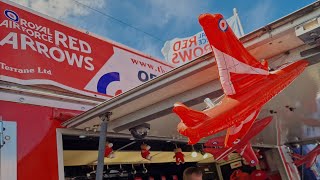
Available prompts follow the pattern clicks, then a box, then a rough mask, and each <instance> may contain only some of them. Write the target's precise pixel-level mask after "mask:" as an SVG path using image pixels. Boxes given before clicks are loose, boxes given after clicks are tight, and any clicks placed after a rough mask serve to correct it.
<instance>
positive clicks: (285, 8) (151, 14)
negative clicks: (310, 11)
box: [12, 0, 315, 60]
mask: <svg viewBox="0 0 320 180" xmlns="http://www.w3.org/2000/svg"><path fill="white" fill-rule="evenodd" d="M12 1H13V2H16V3H19V4H21V5H23V6H27V7H29V8H31V9H33V10H35V11H38V12H41V13H43V14H46V15H48V16H51V17H54V18H56V19H59V20H61V21H63V22H65V23H67V24H70V25H72V26H75V27H78V28H81V29H85V30H87V31H89V32H92V33H95V34H98V35H100V36H103V37H105V38H107V39H110V40H113V41H116V42H119V43H121V44H124V45H126V46H129V47H131V48H134V49H137V50H139V51H142V52H143V53H145V54H148V55H151V56H153V57H156V58H158V59H161V60H163V59H164V57H163V55H162V54H161V48H162V47H163V45H164V43H165V41H168V40H171V39H173V38H184V37H188V36H192V35H194V34H196V33H198V32H200V31H202V29H201V26H200V25H199V23H198V16H199V15H200V14H202V13H220V14H222V15H223V16H224V17H225V18H226V19H227V18H229V17H231V16H232V15H233V8H236V9H237V10H238V14H239V17H240V21H241V24H242V26H243V29H244V32H245V34H247V33H249V32H252V31H254V30H256V29H258V28H260V27H263V26H265V25H267V24H268V23H271V22H273V21H275V20H277V19H279V18H281V17H283V16H285V15H288V14H290V13H292V12H294V11H296V10H298V9H300V8H302V7H304V6H306V5H308V4H311V3H312V2H315V0H259V1H257V0H225V1H223V0H121V1H120V0H12ZM115 19H116V20H115ZM119 21H121V22H123V23H125V24H126V25H125V24H123V23H119Z"/></svg>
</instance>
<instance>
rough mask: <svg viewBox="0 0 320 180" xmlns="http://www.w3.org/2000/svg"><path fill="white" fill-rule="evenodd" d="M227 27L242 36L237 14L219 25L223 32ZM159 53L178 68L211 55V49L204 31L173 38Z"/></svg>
mask: <svg viewBox="0 0 320 180" xmlns="http://www.w3.org/2000/svg"><path fill="white" fill-rule="evenodd" d="M228 25H229V26H230V27H231V29H232V30H233V31H234V33H235V34H236V36H237V37H241V36H243V35H244V34H243V33H242V31H241V30H240V27H239V26H240V21H239V17H238V15H237V13H235V14H234V15H233V16H232V17H230V18H229V19H227V20H223V21H221V22H220V23H219V27H220V29H221V30H223V31H225V30H226V29H227V27H228ZM161 52H162V54H163V56H164V58H165V59H166V61H167V62H168V63H170V64H172V65H173V66H175V67H178V66H181V65H183V64H186V63H188V62H190V61H192V60H195V59H197V58H199V57H201V56H203V55H206V54H208V53H211V52H212V49H211V47H210V44H209V42H208V39H207V36H206V34H205V33H204V31H201V32H199V33H197V34H195V35H193V36H190V37H185V38H174V39H172V40H170V41H167V42H166V43H165V44H164V46H163V48H162V49H161Z"/></svg>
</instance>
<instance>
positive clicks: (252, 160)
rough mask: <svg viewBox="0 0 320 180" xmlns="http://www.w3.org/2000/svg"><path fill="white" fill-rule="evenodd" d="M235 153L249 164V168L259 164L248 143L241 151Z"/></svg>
mask: <svg viewBox="0 0 320 180" xmlns="http://www.w3.org/2000/svg"><path fill="white" fill-rule="evenodd" d="M237 152H238V153H239V154H240V155H241V156H242V157H243V158H244V159H245V160H246V161H247V162H248V163H249V164H250V166H256V165H257V164H259V160H258V157H257V156H256V153H255V152H254V150H253V149H252V146H251V144H250V143H248V144H247V145H246V146H245V147H244V148H243V149H242V150H241V151H239V150H238V151H237Z"/></svg>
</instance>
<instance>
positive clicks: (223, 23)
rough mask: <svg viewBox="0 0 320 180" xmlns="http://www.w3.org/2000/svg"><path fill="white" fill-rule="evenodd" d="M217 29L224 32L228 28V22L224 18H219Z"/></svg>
mask: <svg viewBox="0 0 320 180" xmlns="http://www.w3.org/2000/svg"><path fill="white" fill-rule="evenodd" d="M219 29H220V30H221V31H223V32H225V31H226V30H227V29H228V23H227V21H226V20H225V19H223V18H221V19H220V20H219Z"/></svg>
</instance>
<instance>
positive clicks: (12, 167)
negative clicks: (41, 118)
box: [0, 117, 18, 180]
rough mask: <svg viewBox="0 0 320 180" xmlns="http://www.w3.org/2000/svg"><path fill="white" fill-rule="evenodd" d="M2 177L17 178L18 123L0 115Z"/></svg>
mask: <svg viewBox="0 0 320 180" xmlns="http://www.w3.org/2000/svg"><path fill="white" fill-rule="evenodd" d="M0 128H1V130H0V135H1V136H0V137H1V139H0V141H1V143H0V144H1V146H0V179H10V180H16V179H17V168H18V165H17V162H18V160H17V159H18V158H17V156H18V154H17V123H16V122H11V121H10V122H9V121H3V120H2V119H1V117H0Z"/></svg>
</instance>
